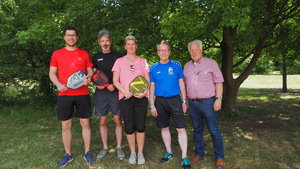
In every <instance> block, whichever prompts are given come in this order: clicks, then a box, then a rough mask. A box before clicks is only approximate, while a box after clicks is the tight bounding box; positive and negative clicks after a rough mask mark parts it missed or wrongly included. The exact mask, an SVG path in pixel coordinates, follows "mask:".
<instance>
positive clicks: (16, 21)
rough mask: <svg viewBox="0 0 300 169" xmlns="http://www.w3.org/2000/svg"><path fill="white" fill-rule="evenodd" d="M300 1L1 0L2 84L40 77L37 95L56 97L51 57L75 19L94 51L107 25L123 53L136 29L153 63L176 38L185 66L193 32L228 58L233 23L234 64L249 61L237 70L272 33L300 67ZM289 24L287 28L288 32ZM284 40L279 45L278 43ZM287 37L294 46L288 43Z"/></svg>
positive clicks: (211, 52) (268, 60) (176, 54)
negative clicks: (165, 42) (226, 48)
mask: <svg viewBox="0 0 300 169" xmlns="http://www.w3.org/2000/svg"><path fill="white" fill-rule="evenodd" d="M297 6H299V2H298V1H296V0H288V1H280V0H274V1H267V0H262V1H255V0H235V1H228V0H221V1H220V0H209V1H195V0H185V1H180V0H174V1H167V0H161V1H140V0H122V1H120V0H107V1H98V0H89V1H85V0H74V1H67V0H51V1H39V0H27V1H21V0H4V1H1V2H0V23H1V24H0V35H1V36H0V63H1V67H0V83H15V82H14V81H15V79H19V80H33V81H36V82H37V83H38V84H39V85H38V86H37V88H38V90H36V91H37V92H38V93H37V94H41V95H42V96H45V97H52V96H53V94H54V92H53V91H54V88H53V86H52V85H50V84H51V83H50V80H49V78H48V70H49V61H50V58H51V54H52V52H53V51H54V50H57V49H59V48H62V47H64V41H63V36H62V31H63V29H64V28H65V27H66V26H69V25H70V26H75V27H77V28H78V30H79V41H78V46H79V47H80V48H83V49H85V50H88V51H89V52H90V54H91V55H92V54H94V53H96V52H98V51H99V50H100V48H99V45H98V43H97V34H98V32H99V30H101V29H103V28H105V29H107V30H109V31H111V33H112V38H113V46H112V47H113V48H114V49H115V50H117V51H119V52H121V53H122V54H125V51H124V48H123V43H124V38H125V37H126V36H127V35H129V34H132V35H134V36H135V37H136V38H137V40H138V44H139V48H138V51H137V53H138V55H140V56H142V57H144V58H146V59H147V60H148V62H149V63H150V64H153V63H154V62H156V61H158V57H157V53H156V44H158V43H159V42H160V41H161V40H168V41H169V42H170V43H171V45H172V53H171V59H174V60H179V61H180V62H181V63H182V65H184V64H185V63H186V62H187V61H189V60H190V57H189V53H188V50H187V43H188V42H190V41H192V40H194V39H200V40H202V41H203V43H204V55H205V56H206V57H209V58H213V59H215V60H217V61H218V62H219V63H221V61H222V57H221V56H222V55H223V54H224V53H223V52H224V49H222V48H221V46H222V45H221V44H222V42H224V37H223V36H224V28H230V29H231V30H232V39H230V41H228V43H229V44H231V45H232V46H233V55H234V57H233V59H232V64H233V65H234V64H236V63H238V62H240V61H241V62H242V64H241V65H240V66H238V67H235V68H234V71H232V72H239V73H242V72H244V71H245V70H248V69H252V68H249V64H250V63H251V57H249V58H248V59H245V60H243V58H244V57H245V56H247V55H248V54H249V56H252V55H253V51H254V49H256V47H257V46H258V41H259V40H261V39H264V38H265V39H264V42H265V44H262V45H264V46H263V48H265V47H267V46H271V47H272V49H271V50H270V51H286V52H285V53H287V55H288V58H289V59H290V60H289V63H290V67H289V68H288V71H289V72H294V73H299V70H300V69H298V66H299V63H298V62H293V61H294V60H299V56H300V55H299V52H298V51H299V50H297V46H299V40H298V39H299V26H298V25H299V9H298V8H296V7H297ZM284 28H287V30H288V31H287V32H288V34H287V35H285V36H282V35H284V33H283V32H286V31H283V30H284ZM279 41H280V42H282V43H281V44H280V45H279V46H280V47H278V46H276V44H278V42H279ZM286 41H288V42H289V43H288V45H284V42H286ZM275 49H276V50H275ZM281 49H283V50H281ZM277 53H278V52H277ZM281 55H282V54H281ZM278 57H280V56H279V55H278V54H275V55H274V54H271V52H266V53H263V57H261V60H262V61H259V63H258V65H257V66H256V67H255V68H254V73H262V72H263V73H265V72H269V71H271V69H273V62H276V63H280V62H279V61H278ZM275 60H276V61H275ZM220 65H221V66H224V63H222V64H220ZM275 66H277V65H275ZM227 69H233V68H232V67H230V66H229V67H227ZM276 69H278V67H276ZM223 73H224V72H223ZM226 79H227V78H226Z"/></svg>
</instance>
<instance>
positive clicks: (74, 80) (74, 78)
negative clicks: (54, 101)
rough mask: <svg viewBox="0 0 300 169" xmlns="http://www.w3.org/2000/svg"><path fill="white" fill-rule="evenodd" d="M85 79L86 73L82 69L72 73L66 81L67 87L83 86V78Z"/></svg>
mask: <svg viewBox="0 0 300 169" xmlns="http://www.w3.org/2000/svg"><path fill="white" fill-rule="evenodd" d="M84 79H86V75H85V74H84V73H83V72H82V71H77V72H75V73H73V74H72V75H71V76H70V77H69V78H68V81H67V88H71V89H78V88H79V87H81V86H83V80H84Z"/></svg>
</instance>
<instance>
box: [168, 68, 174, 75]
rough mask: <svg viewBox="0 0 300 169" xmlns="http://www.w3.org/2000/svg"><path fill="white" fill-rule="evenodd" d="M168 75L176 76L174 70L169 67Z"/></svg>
mask: <svg viewBox="0 0 300 169" xmlns="http://www.w3.org/2000/svg"><path fill="white" fill-rule="evenodd" d="M168 73H169V75H172V74H174V72H173V68H172V67H169V69H168Z"/></svg>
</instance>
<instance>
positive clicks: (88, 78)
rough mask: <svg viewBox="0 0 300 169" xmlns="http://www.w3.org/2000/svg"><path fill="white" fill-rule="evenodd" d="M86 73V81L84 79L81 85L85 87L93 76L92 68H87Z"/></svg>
mask: <svg viewBox="0 0 300 169" xmlns="http://www.w3.org/2000/svg"><path fill="white" fill-rule="evenodd" d="M86 71H87V75H86V76H87V78H86V79H84V81H83V85H85V86H87V85H89V83H90V82H91V79H92V76H93V73H94V71H93V68H92V67H88V68H86Z"/></svg>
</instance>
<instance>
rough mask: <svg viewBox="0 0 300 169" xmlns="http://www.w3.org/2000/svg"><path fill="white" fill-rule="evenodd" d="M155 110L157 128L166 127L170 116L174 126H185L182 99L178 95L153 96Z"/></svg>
mask: <svg viewBox="0 0 300 169" xmlns="http://www.w3.org/2000/svg"><path fill="white" fill-rule="evenodd" d="M155 107H156V110H157V114H158V116H157V120H156V125H157V127H158V128H166V127H169V125H170V118H172V120H173V122H174V124H175V127H176V128H185V122H184V114H183V110H182V101H181V98H180V96H179V95H177V96H173V97H161V96H156V97H155Z"/></svg>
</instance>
